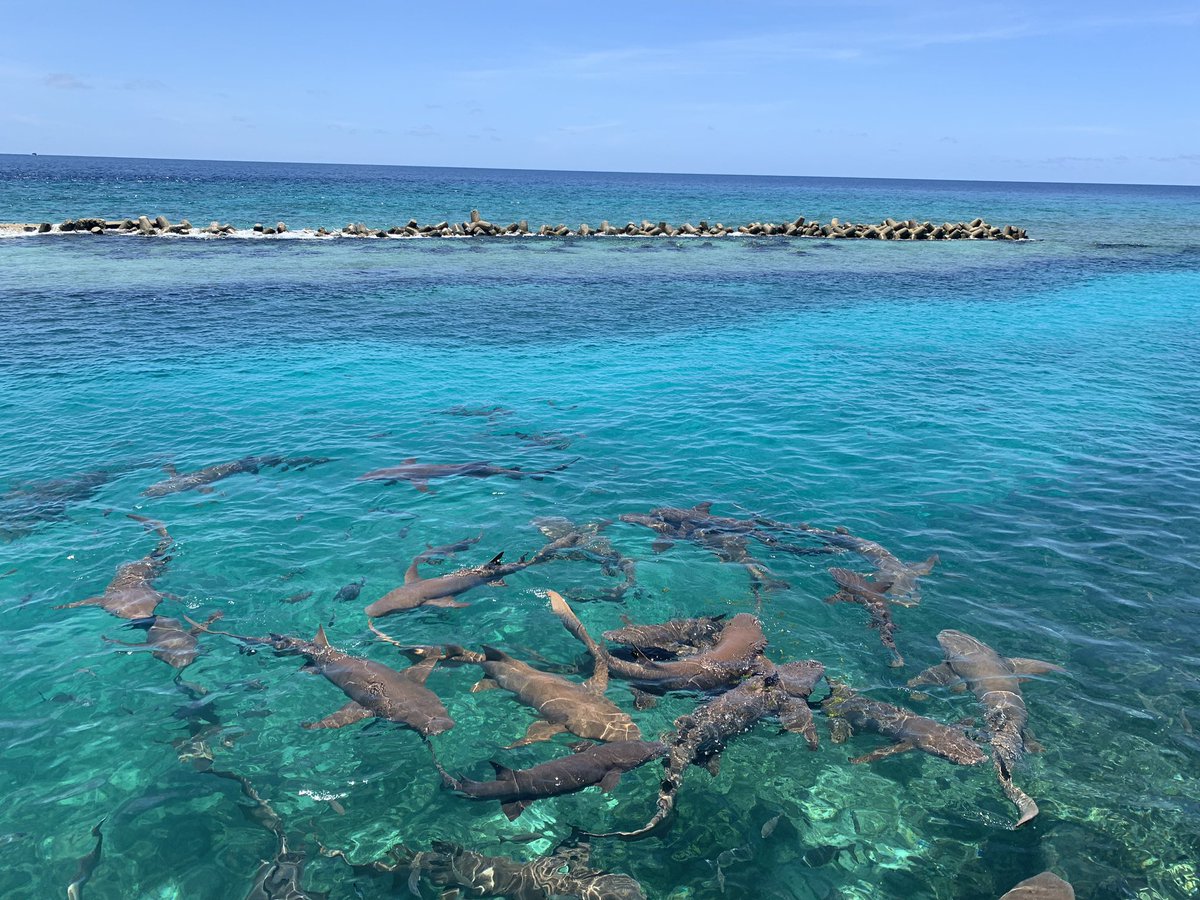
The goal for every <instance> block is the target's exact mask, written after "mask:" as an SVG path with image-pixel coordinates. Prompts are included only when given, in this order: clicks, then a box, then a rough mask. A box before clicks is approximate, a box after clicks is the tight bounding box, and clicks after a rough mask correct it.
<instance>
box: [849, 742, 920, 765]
mask: <svg viewBox="0 0 1200 900" xmlns="http://www.w3.org/2000/svg"><path fill="white" fill-rule="evenodd" d="M915 747H916V744H914V743H913V742H912V741H901V742H900V743H898V744H892V745H890V746H888V747H880V748H879V749H878V750H872V751H871V752H870V753H867V754H865V755H864V756H855V757H853V758H851V760H850V762H852V763H873V762H875V761H876V760H880V759H886V758H887V757H889V756H895V755H896V754H897V753H907V752H908V751H909V750H912V749H914V748H915Z"/></svg>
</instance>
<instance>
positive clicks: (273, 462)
mask: <svg viewBox="0 0 1200 900" xmlns="http://www.w3.org/2000/svg"><path fill="white" fill-rule="evenodd" d="M326 462H329V458H328V457H324V456H293V457H290V458H289V457H284V456H278V455H276V456H244V457H242V458H241V459H235V460H233V461H232V462H226V463H218V464H216V465H213V466H205V467H204V468H203V469H197V470H196V471H194V472H179V471H177V470H176V468H175V467H174V466H166V467H165V471H166V473H167V475H168V476H169V477H167V478H165V479H163V480H162V481H158V482H155V483H154V484H152V485H150V487H148V488H146V489H145V490H144V491H142V496H143V497H165V496H166V495H167V494H178V493H180V492H181V491H191V490H198V491H200V492H201V493H208V492H210V491H211V490H212V488H210V487H208V485H210V484H212V483H213V482H214V481H220V480H221V479H223V478H229V477H230V476H231V475H241V474H243V473H246V472H249V473H250V474H252V475H257V474H258V472H259V470H260V469H273V468H277V467H282V468H283V470H284V471H287V470H288V469H297V470H299V469H306V468H308V467H309V466H316V465H320V464H321V463H326Z"/></svg>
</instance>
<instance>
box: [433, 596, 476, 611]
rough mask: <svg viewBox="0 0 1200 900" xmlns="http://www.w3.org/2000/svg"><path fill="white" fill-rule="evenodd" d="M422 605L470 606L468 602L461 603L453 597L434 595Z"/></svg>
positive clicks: (450, 607) (453, 607)
mask: <svg viewBox="0 0 1200 900" xmlns="http://www.w3.org/2000/svg"><path fill="white" fill-rule="evenodd" d="M421 605H422V606H441V607H444V608H446V609H462V608H463V607H465V606H470V605H471V604H470V603H463V602H461V601H459V600H455V599H454V598H453V597H434V598H433V599H432V600H426V601H425V602H424V603H422V604H421Z"/></svg>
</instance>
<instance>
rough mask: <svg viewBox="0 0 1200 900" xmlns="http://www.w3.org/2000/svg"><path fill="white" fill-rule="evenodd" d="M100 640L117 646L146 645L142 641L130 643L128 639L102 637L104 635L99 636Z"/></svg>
mask: <svg viewBox="0 0 1200 900" xmlns="http://www.w3.org/2000/svg"><path fill="white" fill-rule="evenodd" d="M100 640H102V641H104V643H106V644H116V645H117V646H118V647H145V646H146V645H145V644H144V643H137V644H132V643H130V642H129V641H118V640H117V639H116V638H110V637H104V636H101V637H100Z"/></svg>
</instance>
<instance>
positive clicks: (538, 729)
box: [504, 719, 567, 750]
mask: <svg viewBox="0 0 1200 900" xmlns="http://www.w3.org/2000/svg"><path fill="white" fill-rule="evenodd" d="M566 730H567V729H566V726H565V725H558V724H556V723H554V722H544V721H542V720H541V719H538V720H537V721H535V722H531V723H530V725H529V728H527V729H526V730H525V737H523V738H521V739H520V740H519V741H517V742H515V743H512V744H509V745H508V746H507V747H505V748H504V749H505V750H512V749H514V748H516V747H528V746H529V745H530V744H536V743H538V742H539V741H548V740H550V738H552V737H554V736H555V735H556V734H562V733H563V732H564V731H566Z"/></svg>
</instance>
